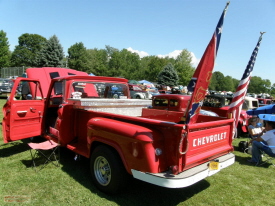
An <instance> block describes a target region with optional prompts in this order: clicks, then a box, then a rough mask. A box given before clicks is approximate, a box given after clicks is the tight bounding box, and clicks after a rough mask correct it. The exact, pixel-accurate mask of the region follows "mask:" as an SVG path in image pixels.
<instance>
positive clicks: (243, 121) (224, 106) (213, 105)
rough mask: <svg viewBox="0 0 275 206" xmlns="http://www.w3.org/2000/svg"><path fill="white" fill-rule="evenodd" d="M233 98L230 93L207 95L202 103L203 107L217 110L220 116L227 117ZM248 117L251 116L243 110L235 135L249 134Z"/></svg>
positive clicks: (213, 110) (208, 109)
mask: <svg viewBox="0 0 275 206" xmlns="http://www.w3.org/2000/svg"><path fill="white" fill-rule="evenodd" d="M232 99H233V96H230V95H219V94H211V95H206V96H205V99H204V102H203V105H202V109H204V110H207V111H212V112H215V113H216V114H218V115H219V116H220V117H226V118H227V115H228V109H229V105H230V103H231V101H232ZM243 106H246V103H244V104H243ZM246 110H247V109H246ZM248 119H249V116H248V115H247V113H246V111H245V110H242V111H241V114H240V118H239V120H238V121H239V122H238V127H237V131H236V135H235V137H240V136H241V135H243V134H247V132H248V130H247V126H248Z"/></svg>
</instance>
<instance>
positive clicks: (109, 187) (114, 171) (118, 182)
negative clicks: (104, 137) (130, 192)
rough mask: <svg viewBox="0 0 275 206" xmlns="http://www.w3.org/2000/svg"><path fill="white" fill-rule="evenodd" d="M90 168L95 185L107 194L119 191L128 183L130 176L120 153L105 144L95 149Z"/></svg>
mask: <svg viewBox="0 0 275 206" xmlns="http://www.w3.org/2000/svg"><path fill="white" fill-rule="evenodd" d="M90 169H91V174H92V181H93V183H94V184H95V186H96V187H97V188H98V189H99V190H101V191H102V192H105V193H107V194H116V193H119V192H120V191H121V190H122V189H123V188H125V186H126V185H127V182H128V179H129V176H130V175H129V174H128V173H127V171H126V170H125V168H124V165H123V164H122V161H121V159H120V157H119V155H118V154H117V153H116V152H115V151H113V150H112V149H111V148H109V147H107V146H103V145H101V146H98V147H97V148H95V150H94V151H93V153H92V155H91V160H90Z"/></svg>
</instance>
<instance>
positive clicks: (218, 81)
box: [209, 71, 225, 91]
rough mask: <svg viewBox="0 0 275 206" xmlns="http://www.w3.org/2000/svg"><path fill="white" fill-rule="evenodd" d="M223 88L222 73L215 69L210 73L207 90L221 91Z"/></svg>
mask: <svg viewBox="0 0 275 206" xmlns="http://www.w3.org/2000/svg"><path fill="white" fill-rule="evenodd" d="M224 88H225V78H224V75H223V73H221V72H219V71H216V72H214V73H213V74H212V77H211V80H210V86H209V90H215V91H222V90H224Z"/></svg>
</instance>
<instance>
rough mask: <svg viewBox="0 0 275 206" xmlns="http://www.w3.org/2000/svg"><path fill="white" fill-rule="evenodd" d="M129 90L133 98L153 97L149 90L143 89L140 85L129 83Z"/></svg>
mask: <svg viewBox="0 0 275 206" xmlns="http://www.w3.org/2000/svg"><path fill="white" fill-rule="evenodd" d="M129 90H130V95H131V98H132V99H152V95H150V93H149V91H144V90H142V88H141V87H140V86H138V85H135V84H129Z"/></svg>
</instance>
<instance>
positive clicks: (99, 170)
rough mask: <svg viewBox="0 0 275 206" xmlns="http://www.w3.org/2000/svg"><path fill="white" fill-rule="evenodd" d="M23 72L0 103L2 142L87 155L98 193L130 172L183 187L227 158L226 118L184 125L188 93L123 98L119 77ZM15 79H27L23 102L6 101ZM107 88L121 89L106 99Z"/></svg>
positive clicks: (112, 189)
mask: <svg viewBox="0 0 275 206" xmlns="http://www.w3.org/2000/svg"><path fill="white" fill-rule="evenodd" d="M26 72H27V74H28V78H17V79H16V80H15V83H14V84H15V87H14V88H13V89H12V92H11V95H10V98H9V99H8V100H7V102H6V104H5V105H4V107H3V116H4V117H3V121H2V131H3V138H4V142H5V143H7V142H11V141H16V140H21V139H25V138H30V137H35V136H42V137H43V138H45V139H50V140H52V141H56V142H58V143H59V144H60V146H62V147H65V148H67V149H69V150H71V151H73V152H74V153H76V154H77V155H80V156H82V157H86V158H89V159H90V169H91V179H92V181H93V183H94V185H95V186H96V187H97V188H98V189H99V190H101V191H103V192H105V193H108V194H115V193H118V192H120V191H121V190H122V189H123V188H124V187H125V186H126V185H127V184H128V178H129V177H130V176H133V177H134V178H136V179H139V180H141V181H145V182H148V183H151V184H155V185H158V186H162V187H167V188H181V187H187V186H190V185H193V184H195V183H196V182H199V181H200V180H202V179H204V178H206V177H208V176H211V175H213V174H215V173H217V172H219V171H220V170H222V169H224V168H226V167H228V166H230V165H232V164H233V163H234V162H235V156H234V154H233V153H232V151H233V146H232V139H233V137H232V135H233V129H234V124H233V121H234V120H233V119H232V118H231V119H230V118H224V117H219V116H209V115H202V114H201V115H199V118H198V120H197V122H196V123H194V124H186V123H185V118H184V116H185V113H186V108H187V104H188V102H189V100H190V96H189V95H179V94H160V95H156V96H153V99H152V100H142V99H140V100H139V99H131V96H130V91H129V88H128V83H127V80H126V79H123V78H114V77H102V76H88V75H86V74H83V75H79V74H81V73H79V72H78V71H73V70H70V69H64V68H31V69H27V70H26ZM39 73H44V75H40V74H39ZM22 81H24V82H27V83H28V84H29V88H30V93H31V97H32V98H31V99H30V100H21V99H19V100H17V99H15V98H13V97H14V96H15V94H16V87H17V86H18V85H19V84H20V82H22ZM112 87H120V88H122V90H121V91H122V93H121V94H120V95H119V96H118V99H114V98H113V97H108V92H106V91H110V89H111V88H112ZM44 93H46V95H45V94H44Z"/></svg>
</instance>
